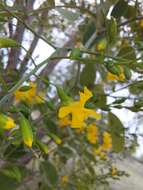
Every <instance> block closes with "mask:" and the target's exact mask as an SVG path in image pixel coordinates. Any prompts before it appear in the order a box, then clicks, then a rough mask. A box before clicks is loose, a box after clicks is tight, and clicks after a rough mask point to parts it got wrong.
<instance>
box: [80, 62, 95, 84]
mask: <svg viewBox="0 0 143 190" xmlns="http://www.w3.org/2000/svg"><path fill="white" fill-rule="evenodd" d="M95 78H96V69H95V64H93V63H87V64H86V65H85V67H84V68H83V70H82V72H81V74H80V83H81V85H82V86H87V87H89V86H92V85H93V84H94V81H95Z"/></svg>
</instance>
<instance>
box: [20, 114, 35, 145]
mask: <svg viewBox="0 0 143 190" xmlns="http://www.w3.org/2000/svg"><path fill="white" fill-rule="evenodd" d="M19 123H20V129H21V134H22V138H23V142H24V144H26V145H27V146H28V147H29V148H31V147H32V143H33V132H32V128H31V126H30V123H29V121H28V120H27V119H26V118H25V117H24V116H23V115H21V117H20V120H19Z"/></svg>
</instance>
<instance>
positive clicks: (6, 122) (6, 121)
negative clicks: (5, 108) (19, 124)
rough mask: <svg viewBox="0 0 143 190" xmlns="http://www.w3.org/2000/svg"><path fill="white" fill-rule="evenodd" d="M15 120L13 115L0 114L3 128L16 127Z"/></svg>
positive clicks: (0, 124)
mask: <svg viewBox="0 0 143 190" xmlns="http://www.w3.org/2000/svg"><path fill="white" fill-rule="evenodd" d="M15 125H16V124H15V122H14V120H13V119H12V118H11V117H8V116H6V115H4V114H0V127H1V128H3V129H12V128H14V127H15Z"/></svg>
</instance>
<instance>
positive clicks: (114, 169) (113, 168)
mask: <svg viewBox="0 0 143 190" xmlns="http://www.w3.org/2000/svg"><path fill="white" fill-rule="evenodd" d="M117 172H118V170H117V168H116V167H115V166H112V168H111V175H112V176H113V177H114V176H116V175H117Z"/></svg>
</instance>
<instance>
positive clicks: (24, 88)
mask: <svg viewBox="0 0 143 190" xmlns="http://www.w3.org/2000/svg"><path fill="white" fill-rule="evenodd" d="M31 88H32V87H31V86H22V87H21V88H20V89H19V91H21V92H25V91H28V90H30V89H31Z"/></svg>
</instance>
